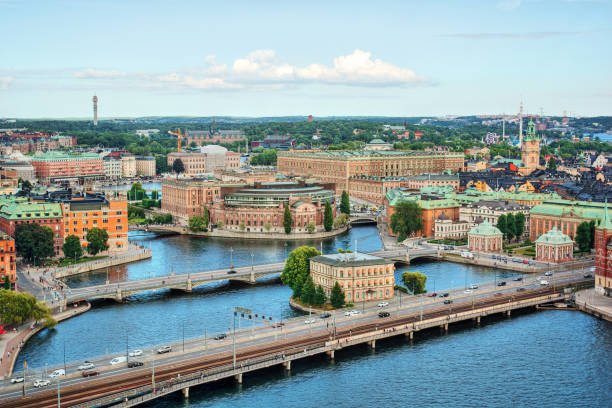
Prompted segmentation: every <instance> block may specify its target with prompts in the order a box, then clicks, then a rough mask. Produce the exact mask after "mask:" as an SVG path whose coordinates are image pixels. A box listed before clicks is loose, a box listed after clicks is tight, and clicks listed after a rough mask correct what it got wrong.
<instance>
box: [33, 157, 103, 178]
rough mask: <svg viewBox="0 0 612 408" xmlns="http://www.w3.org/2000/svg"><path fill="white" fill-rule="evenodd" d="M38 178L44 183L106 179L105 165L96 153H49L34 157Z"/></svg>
mask: <svg viewBox="0 0 612 408" xmlns="http://www.w3.org/2000/svg"><path fill="white" fill-rule="evenodd" d="M32 166H33V167H34V170H35V172H36V177H38V179H39V180H40V181H41V182H43V183H49V182H56V181H74V180H83V179H88V178H96V179H97V178H104V177H105V176H104V164H103V163H102V158H101V157H100V156H98V155H97V154H96V153H76V154H68V153H62V152H47V153H42V154H36V155H34V156H32Z"/></svg>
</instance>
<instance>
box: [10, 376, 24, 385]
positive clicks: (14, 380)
mask: <svg viewBox="0 0 612 408" xmlns="http://www.w3.org/2000/svg"><path fill="white" fill-rule="evenodd" d="M20 382H23V377H15V378H11V384H15V383H20Z"/></svg>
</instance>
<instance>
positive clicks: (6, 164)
mask: <svg viewBox="0 0 612 408" xmlns="http://www.w3.org/2000/svg"><path fill="white" fill-rule="evenodd" d="M0 165H1V166H2V168H3V169H6V170H15V172H16V173H17V179H22V180H28V181H30V182H34V181H35V180H36V171H35V170H34V166H32V164H31V163H30V162H25V161H23V162H22V161H12V160H8V161H2V162H0Z"/></svg>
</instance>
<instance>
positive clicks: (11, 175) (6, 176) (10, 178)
mask: <svg viewBox="0 0 612 408" xmlns="http://www.w3.org/2000/svg"><path fill="white" fill-rule="evenodd" d="M18 185H19V177H18V176H17V171H16V170H13V169H4V168H0V195H4V194H9V195H11V194H15V193H16V192H17V187H18Z"/></svg>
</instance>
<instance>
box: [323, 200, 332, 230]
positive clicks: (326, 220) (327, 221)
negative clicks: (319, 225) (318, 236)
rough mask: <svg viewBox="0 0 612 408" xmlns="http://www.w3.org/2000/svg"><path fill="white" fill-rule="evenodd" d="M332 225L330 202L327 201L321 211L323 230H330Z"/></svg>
mask: <svg viewBox="0 0 612 408" xmlns="http://www.w3.org/2000/svg"><path fill="white" fill-rule="evenodd" d="M333 226H334V214H333V213H332V208H331V204H330V203H329V201H326V202H325V210H324V212H323V228H325V231H331V229H332V227H333Z"/></svg>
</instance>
